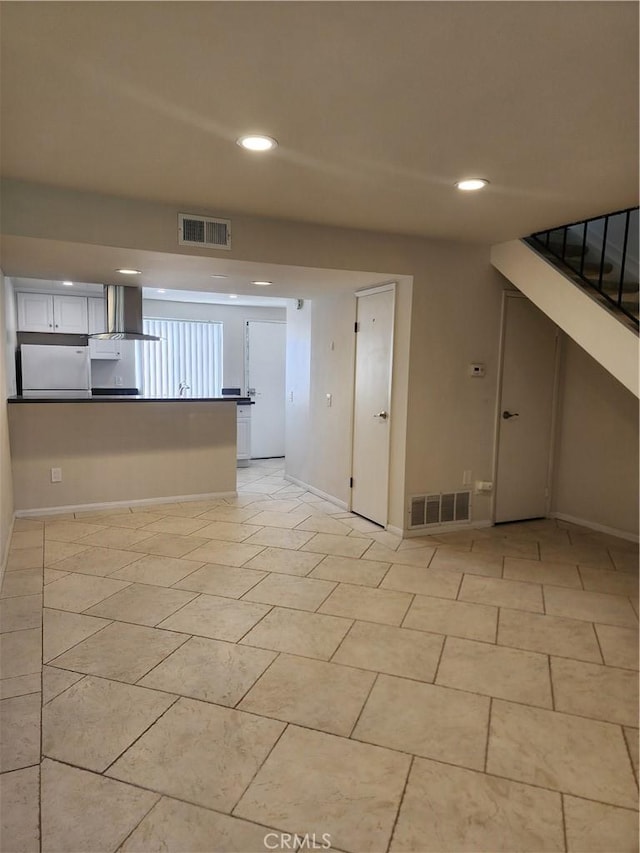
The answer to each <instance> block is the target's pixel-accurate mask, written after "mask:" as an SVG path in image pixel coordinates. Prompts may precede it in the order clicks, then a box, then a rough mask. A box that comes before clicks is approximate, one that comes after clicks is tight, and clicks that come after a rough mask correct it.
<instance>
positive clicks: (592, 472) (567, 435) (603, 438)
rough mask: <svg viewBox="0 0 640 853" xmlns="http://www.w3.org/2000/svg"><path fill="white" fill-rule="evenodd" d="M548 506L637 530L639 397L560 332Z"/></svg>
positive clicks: (580, 516) (621, 528)
mask: <svg viewBox="0 0 640 853" xmlns="http://www.w3.org/2000/svg"><path fill="white" fill-rule="evenodd" d="M556 450H557V452H556V462H555V476H554V489H553V510H554V511H555V512H556V513H560V514H563V515H567V516H570V517H572V518H575V519H581V520H583V521H586V522H589V523H591V524H598V525H604V526H605V527H610V528H613V529H615V530H621V531H624V532H626V533H631V534H637V533H638V401H637V399H636V398H635V397H634V395H633V394H632V393H631V392H630V391H628V390H627V389H626V388H625V387H624V386H623V385H621V384H620V383H619V382H618V381H617V380H616V379H614V378H613V377H612V376H611V375H610V374H609V373H607V371H606V370H605V369H604V368H603V367H601V366H600V365H599V364H598V363H597V362H596V361H594V360H593V359H592V358H591V356H589V355H587V353H586V352H585V351H584V350H583V349H581V348H580V347H579V346H578V345H577V344H575V343H574V342H573V341H572V340H571V339H570V338H568V337H566V336H563V356H562V369H561V401H560V410H559V429H558V439H557V448H556Z"/></svg>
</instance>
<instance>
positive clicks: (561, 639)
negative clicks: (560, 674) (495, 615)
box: [498, 607, 602, 663]
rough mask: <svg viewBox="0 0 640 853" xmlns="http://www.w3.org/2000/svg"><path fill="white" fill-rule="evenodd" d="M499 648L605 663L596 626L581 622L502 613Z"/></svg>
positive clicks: (527, 614) (505, 610)
mask: <svg viewBox="0 0 640 853" xmlns="http://www.w3.org/2000/svg"><path fill="white" fill-rule="evenodd" d="M498 644H499V645H501V646H511V647H512V648H515V649H528V650H529V651H532V652H542V653H543V654H549V655H558V656H560V657H567V658H575V659H577V660H586V661H591V662H592V663H601V662H602V659H601V657H600V650H599V648H598V640H597V638H596V635H595V632H594V630H593V625H591V624H590V623H587V622H582V621H580V620H579V619H566V618H564V617H563V616H549V615H546V614H542V613H525V612H523V611H522V610H509V609H508V608H506V607H503V608H501V609H500V618H499V620H498Z"/></svg>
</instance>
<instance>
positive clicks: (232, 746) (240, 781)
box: [108, 699, 285, 811]
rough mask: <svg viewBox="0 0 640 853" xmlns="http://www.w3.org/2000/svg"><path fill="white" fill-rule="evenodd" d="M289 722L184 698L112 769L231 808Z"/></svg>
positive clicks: (130, 779)
mask: <svg viewBox="0 0 640 853" xmlns="http://www.w3.org/2000/svg"><path fill="white" fill-rule="evenodd" d="M284 728H285V727H284V724H283V723H280V722H277V721H276V720H267V719H265V718H264V717H256V716H255V715H253V714H245V713H242V712H241V711H233V710H231V709H230V708H222V707H220V706H219V705H210V704H208V703H207V702H196V701H195V700H193V699H179V700H178V702H177V703H176V704H175V705H174V706H173V707H172V708H170V709H169V710H168V711H167V713H166V714H164V716H163V717H161V718H160V719H159V720H158V722H157V723H155V724H154V725H153V726H152V727H151V728H150V729H149V730H148V731H147V732H146V733H145V734H144V735H143V736H142V737H141V738H140V739H139V740H138V741H137V742H136V743H135V744H133V746H132V747H130V748H129V749H128V750H127V752H125V754H124V755H123V756H122V757H121V758H119V759H118V761H116V763H115V764H114V765H113V766H112V767H111V768H110V770H109V771H108V774H109V776H113V777H115V778H116V779H121V780H123V781H127V782H133V783H134V784H138V785H143V786H144V787H147V788H153V789H155V790H158V791H161V792H162V793H165V794H169V795H170V796H175V797H178V798H179V799H184V800H188V801H190V802H192V803H195V804H197V805H203V806H208V807H210V808H215V809H217V810H220V811H230V810H231V809H232V808H233V806H234V805H235V803H236V802H237V801H238V799H239V798H240V796H241V795H242V792H243V791H244V790H245V788H246V787H247V785H248V784H249V782H250V781H251V779H252V778H253V776H254V774H255V773H256V771H257V770H258V768H259V767H260V765H261V764H262V762H263V761H264V759H265V758H266V757H267V755H268V754H269V752H270V750H271V748H272V747H273V745H274V744H275V742H276V741H277V740H278V738H279V737H280V735H281V734H282V732H283V730H284ZM169 767H170V768H171V772H170V773H167V768H169Z"/></svg>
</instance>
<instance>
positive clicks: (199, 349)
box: [136, 317, 222, 397]
mask: <svg viewBox="0 0 640 853" xmlns="http://www.w3.org/2000/svg"><path fill="white" fill-rule="evenodd" d="M143 329H144V332H145V333H146V334H149V335H157V336H158V337H159V338H160V339H161V340H160V341H158V342H153V341H139V342H138V347H137V352H136V384H137V386H138V388H139V389H140V393H141V394H142V395H143V396H144V397H178V396H180V386H181V384H183V385H184V386H188V387H186V388H185V390H184V392H183V396H185V397H219V396H220V393H221V387H222V323H200V322H196V321H194V320H159V319H155V318H152V317H145V318H144V320H143Z"/></svg>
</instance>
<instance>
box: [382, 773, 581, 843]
mask: <svg viewBox="0 0 640 853" xmlns="http://www.w3.org/2000/svg"><path fill="white" fill-rule="evenodd" d="M426 804H428V806H427V805H426ZM390 850H391V851H392V853H405V851H406V853H408V852H409V851H416V850H419V851H421V853H443V851H451V850H458V851H462V850H466V851H491V853H498V851H501V853H514V851H516V850H517V851H520V853H524V852H525V851H529V853H541V851H543V850H544V851H545V853H551V851H564V833H563V826H562V803H561V800H560V795H559V794H557V793H555V792H553V791H544V790H542V789H541V788H533V787H531V786H530V785H522V784H520V783H518V782H510V781H508V780H507V779H498V778H496V777H495V776H487V775H485V774H484V773H476V772H475V771H473V770H464V769H462V768H461V767H449V766H447V765H446V764H440V763H436V762H435V761H427V760H425V759H422V758H418V759H416V761H415V762H414V764H413V767H412V768H411V773H410V775H409V783H408V785H407V790H406V792H405V795H404V799H403V801H402V806H401V808H400V816H399V818H398V824H397V826H396V829H395V832H394V835H393V841H392V842H391V847H390Z"/></svg>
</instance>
